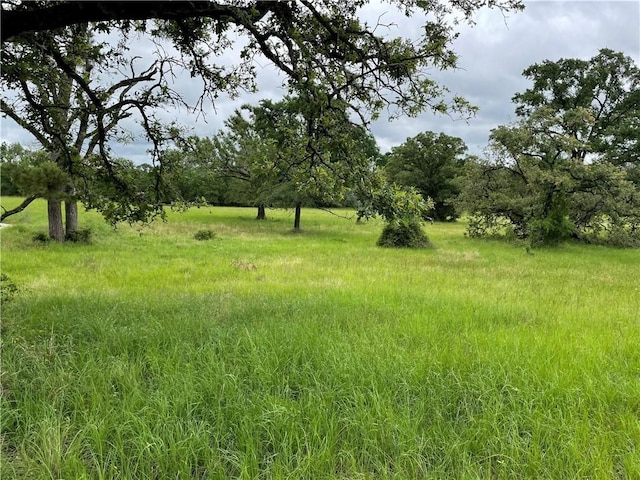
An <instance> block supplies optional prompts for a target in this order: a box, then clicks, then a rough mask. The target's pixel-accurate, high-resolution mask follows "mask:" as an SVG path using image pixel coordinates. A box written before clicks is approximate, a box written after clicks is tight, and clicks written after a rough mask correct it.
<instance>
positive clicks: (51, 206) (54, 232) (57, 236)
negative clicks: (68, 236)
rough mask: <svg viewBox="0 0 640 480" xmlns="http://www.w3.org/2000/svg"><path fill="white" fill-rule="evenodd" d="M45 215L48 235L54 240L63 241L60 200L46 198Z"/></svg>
mask: <svg viewBox="0 0 640 480" xmlns="http://www.w3.org/2000/svg"><path fill="white" fill-rule="evenodd" d="M47 215H48V217H49V236H50V237H51V238H52V239H54V240H55V241H56V242H64V226H63V223H62V201H61V200H47Z"/></svg>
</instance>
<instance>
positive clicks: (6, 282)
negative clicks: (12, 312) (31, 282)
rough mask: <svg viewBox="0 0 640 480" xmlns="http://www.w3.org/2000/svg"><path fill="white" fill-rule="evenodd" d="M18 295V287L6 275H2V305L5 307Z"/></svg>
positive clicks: (0, 298)
mask: <svg viewBox="0 0 640 480" xmlns="http://www.w3.org/2000/svg"><path fill="white" fill-rule="evenodd" d="M16 293H18V287H17V286H16V284H15V283H13V281H12V280H11V279H10V278H9V277H8V276H7V275H5V274H4V273H2V274H0V304H2V305H4V303H5V302H8V301H9V300H11V299H12V298H13V297H15V295H16Z"/></svg>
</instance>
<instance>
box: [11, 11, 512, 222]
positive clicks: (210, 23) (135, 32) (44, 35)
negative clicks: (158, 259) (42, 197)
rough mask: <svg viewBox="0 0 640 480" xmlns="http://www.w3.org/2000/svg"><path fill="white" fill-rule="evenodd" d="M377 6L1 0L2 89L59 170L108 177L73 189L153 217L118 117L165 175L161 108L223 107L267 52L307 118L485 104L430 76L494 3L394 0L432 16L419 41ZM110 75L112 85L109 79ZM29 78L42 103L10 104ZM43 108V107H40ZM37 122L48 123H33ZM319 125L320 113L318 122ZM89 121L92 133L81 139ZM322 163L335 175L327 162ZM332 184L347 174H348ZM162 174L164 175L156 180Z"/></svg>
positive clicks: (311, 146)
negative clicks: (148, 51)
mask: <svg viewBox="0 0 640 480" xmlns="http://www.w3.org/2000/svg"><path fill="white" fill-rule="evenodd" d="M368 3H369V2H368V1H365V0H358V1H353V2H344V1H342V0H328V1H325V2H320V3H318V2H311V1H307V0H304V1H299V2H264V1H255V0H253V1H239V0H233V1H211V2H210V1H196V2H188V3H183V2H155V3H154V4H146V5H144V6H142V4H139V3H135V2H118V3H110V2H107V3H86V4H81V3H78V2H67V1H61V2H59V1H38V2H14V1H11V0H3V1H2V2H1V6H2V15H0V20H1V22H2V28H1V29H0V31H1V35H2V69H1V71H2V84H3V85H2V86H3V93H4V92H12V96H3V103H2V105H3V109H2V110H3V113H5V114H7V115H10V116H11V118H13V119H14V120H15V121H16V122H18V123H19V124H21V125H22V126H24V127H25V128H31V130H30V131H31V132H32V133H33V134H34V136H35V137H36V138H37V139H38V140H39V141H40V142H41V143H42V145H43V146H45V147H46V148H47V150H48V151H49V152H53V153H55V154H56V162H58V163H59V166H61V167H62V169H63V171H65V172H66V173H69V174H71V175H76V174H77V175H79V176H80V178H81V179H82V180H83V181H85V180H87V179H89V180H92V179H93V178H94V177H98V179H99V181H100V182H101V183H102V184H104V185H108V186H106V187H105V188H103V189H102V192H101V193H100V194H98V195H96V194H94V192H91V191H90V190H88V189H87V188H84V187H86V186H87V185H90V184H91V182H90V183H89V184H87V185H84V184H83V183H82V182H80V185H78V193H77V195H79V196H80V198H82V200H83V201H86V199H85V195H86V196H89V197H91V199H90V200H89V201H88V203H90V205H91V208H96V209H99V211H100V212H101V213H102V214H103V215H104V216H105V217H106V218H107V219H109V220H111V221H113V222H116V221H119V220H132V221H138V220H147V219H149V218H150V217H152V216H153V215H155V214H158V213H159V212H160V211H161V204H162V197H163V194H162V193H161V192H156V195H155V196H152V195H150V194H146V195H142V196H141V195H139V193H140V192H139V190H138V189H137V188H136V187H135V186H134V187H133V188H131V187H130V185H129V184H128V183H127V181H126V178H122V177H120V176H119V175H118V173H117V171H118V168H117V167H116V166H115V165H114V160H113V159H112V158H111V156H110V154H109V142H110V141H116V140H118V139H120V140H128V139H130V135H131V133H130V132H127V131H123V130H122V124H121V121H122V120H123V119H124V118H127V117H130V116H131V117H133V118H135V119H137V120H138V121H139V122H140V124H141V129H142V131H143V132H144V136H145V137H146V139H147V140H148V142H149V145H150V152H151V155H152V161H153V167H154V169H157V170H154V172H155V173H157V174H158V175H160V176H162V175H163V174H165V173H167V172H166V170H165V168H164V165H163V162H164V161H165V159H166V157H165V156H164V155H163V152H164V151H166V150H167V148H170V147H171V146H172V145H173V142H174V140H175V137H176V130H175V129H174V128H171V126H166V125H162V124H161V123H160V122H158V121H156V119H155V118H154V112H156V111H157V110H158V107H160V106H165V105H169V106H171V105H174V106H175V105H182V106H186V107H188V108H191V109H193V110H196V111H200V112H203V111H204V108H203V106H204V103H205V101H211V102H212V103H214V104H215V99H216V98H217V97H218V96H219V95H221V94H228V95H231V96H234V95H237V94H238V93H239V92H241V91H243V90H249V91H251V90H254V89H255V76H256V65H257V64H258V62H259V61H260V59H261V58H262V59H264V58H266V59H267V60H268V61H270V62H271V63H272V64H273V65H274V66H275V68H276V69H277V70H278V71H280V72H282V73H283V75H284V78H285V83H286V86H287V88H288V89H289V91H290V92H291V93H292V94H293V95H294V96H297V97H300V98H302V99H303V100H302V101H304V102H305V105H306V108H307V112H308V115H307V119H315V120H314V121H319V119H321V118H324V117H325V115H324V114H322V111H326V110H327V109H329V108H331V106H332V105H334V106H335V105H339V106H340V108H343V107H346V108H347V109H348V110H349V113H350V115H351V116H352V117H353V118H357V119H358V121H359V123H360V124H361V125H362V126H366V124H367V123H368V122H369V121H371V120H372V119H375V118H376V117H377V116H378V115H379V114H380V112H381V111H382V110H383V109H385V108H386V109H388V110H390V111H391V112H392V114H393V115H401V114H408V115H416V114H418V113H419V112H421V111H424V110H432V111H435V112H439V113H449V112H451V113H456V114H459V115H462V116H468V115H470V114H472V113H473V112H474V111H475V108H474V107H472V106H471V105H469V103H468V102H467V101H465V100H464V99H461V98H459V97H454V98H453V100H452V101H451V102H449V103H447V102H446V101H445V100H444V98H445V94H446V88H445V87H443V86H442V85H439V84H438V83H437V82H435V81H434V80H433V79H432V77H431V76H430V75H427V74H425V72H427V71H428V70H430V69H451V68H455V66H456V63H457V57H456V55H455V53H454V51H453V50H452V45H453V41H454V40H455V38H456V37H457V33H456V31H455V28H454V27H455V25H457V24H458V23H459V22H468V23H471V24H472V23H473V16H474V14H475V13H476V12H477V11H478V10H479V9H480V8H482V7H484V6H485V4H486V2H485V1H484V0H455V1H452V2H450V1H444V0H434V1H429V2H425V1H418V0H397V1H394V2H391V3H390V5H389V8H393V9H396V10H398V11H400V12H402V13H404V14H405V15H407V16H409V15H411V16H415V17H418V16H421V17H422V18H423V20H424V25H423V27H424V28H422V29H421V30H420V32H421V34H420V36H419V37H418V38H409V37H406V36H399V37H393V36H390V35H388V34H387V31H388V30H387V29H386V28H382V27H383V25H381V24H379V23H378V24H375V25H369V24H366V23H365V24H363V23H362V22H361V21H360V20H359V13H360V10H361V8H363V7H364V6H366V5H367V4H368ZM490 6H491V7H493V8H497V9H499V10H501V11H503V12H506V11H512V10H520V9H522V8H523V4H522V2H520V1H518V0H496V1H492V2H490ZM95 34H99V35H100V38H105V37H108V38H109V40H110V44H106V43H101V42H99V41H96V38H97V37H96V35H95ZM144 39H147V40H149V41H150V42H151V43H152V44H153V45H155V47H156V48H155V51H153V56H154V60H152V62H151V64H147V65H141V62H142V60H141V59H139V58H132V57H131V53H130V52H129V45H132V44H134V43H137V42H139V41H142V40H144ZM235 39H237V40H235ZM167 44H169V45H167ZM238 45H240V46H238ZM230 51H239V52H240V55H239V60H238V61H237V62H236V63H232V64H230V65H227V66H225V65H222V64H221V63H220V62H219V61H217V60H218V59H219V58H221V57H223V56H224V54H225V53H226V52H230ZM167 52H171V53H170V54H167ZM181 72H186V73H188V74H190V75H191V77H197V78H199V79H200V80H201V82H202V90H201V95H200V96H199V97H197V100H195V101H194V102H190V103H189V104H188V103H187V101H186V97H187V95H186V94H185V95H180V94H179V93H177V92H176V91H174V90H173V88H172V87H173V84H172V83H171V81H170V79H171V78H172V76H173V75H176V74H179V73H181ZM108 78H110V79H113V80H114V83H113V84H110V85H105V84H104V79H108ZM30 85H37V86H38V88H36V90H35V91H33V93H36V94H37V96H34V97H33V98H36V100H37V101H36V102H35V103H34V104H31V105H30V106H31V107H32V108H31V109H30V110H29V109H27V110H25V109H23V108H22V107H23V105H24V103H18V104H13V105H12V104H11V102H12V101H13V99H15V98H18V97H16V96H15V94H16V93H19V92H21V91H22V92H23V93H25V92H24V88H23V87H24V86H30ZM40 90H41V91H42V92H41V91H40ZM30 91H32V90H30ZM43 92H44V93H45V95H44V96H41V95H40V93H43ZM189 96H191V95H189ZM23 98H27V95H25V96H24V97H23ZM27 103H29V102H27ZM38 105H39V106H40V107H42V108H41V110H40V113H38V114H37V115H33V113H34V112H35V111H36V109H35V108H33V107H36V106H38ZM25 112H26V113H25ZM34 119H35V120H37V121H36V122H35V123H33V124H32V123H31V121H32V120H34ZM72 120H73V121H72ZM38 123H39V125H38V126H39V127H43V128H41V129H38V128H36V127H35V125H36V124H38ZM308 125H310V124H308ZM29 126H31V127H29ZM50 127H54V128H53V129H51V128H50ZM322 127H323V125H322V121H319V124H316V125H315V126H314V129H316V130H321V129H322ZM82 131H84V132H85V133H86V135H85V136H83V135H75V138H71V137H73V136H74V134H78V133H79V132H82ZM180 136H183V135H182V134H180ZM312 138H313V136H309V139H308V141H307V142H306V144H305V145H304V146H305V148H304V150H303V151H304V152H306V153H307V154H309V153H310V152H312V151H315V152H318V151H320V146H319V145H315V142H314V140H311V139H312ZM80 140H82V141H80ZM85 140H86V141H87V142H88V143H87V144H86V145H87V147H86V148H85V149H84V150H83V151H81V150H82V149H81V146H80V145H78V142H80V144H82V143H83V142H84V141H85ZM47 144H52V145H51V146H52V147H53V148H49V146H48V145H47ZM292 147H293V145H292ZM93 153H95V154H96V156H97V157H98V159H99V161H98V166H96V165H93V166H91V165H90V163H91V162H87V163H88V165H87V166H84V167H83V168H80V166H79V164H81V163H83V162H84V161H85V160H86V159H87V158H89V156H90V155H91V154H93ZM342 161H343V158H333V159H332V160H331V162H330V163H331V166H337V165H339V164H340V162H342ZM321 173H322V174H323V175H328V176H332V175H333V171H332V170H331V168H329V169H323V170H321ZM318 175H319V176H321V175H320V173H318ZM310 178H311V177H310V176H309V175H306V174H305V175H304V177H303V178H302V179H297V180H294V181H298V182H305V180H306V181H307V183H308V185H307V186H308V187H309V188H313V186H314V184H313V182H312V181H310V180H309V179H310ZM73 180H76V178H75V177H74V178H73ZM323 180H324V178H323ZM331 181H332V182H333V183H337V184H339V183H340V182H341V180H340V179H339V178H336V179H334V180H331ZM161 183H162V182H161V180H156V181H155V182H154V185H155V186H157V185H160V184H161ZM72 190H73V188H72ZM98 200H99V202H98Z"/></svg>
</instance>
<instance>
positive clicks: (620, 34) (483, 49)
mask: <svg viewBox="0 0 640 480" xmlns="http://www.w3.org/2000/svg"><path fill="white" fill-rule="evenodd" d="M525 5H526V8H525V10H524V11H522V12H518V13H509V14H507V16H506V17H505V16H503V14H502V13H501V12H499V11H496V10H491V9H488V8H484V9H482V10H480V11H479V12H478V13H477V14H476V16H475V17H474V20H475V25H474V26H473V27H470V26H467V25H460V26H459V27H458V28H457V29H458V31H459V33H460V35H459V37H458V38H457V39H456V40H455V43H454V44H453V50H454V51H455V52H456V53H457V54H458V56H459V62H458V67H459V68H458V69H457V70H455V71H445V72H440V71H429V72H427V73H428V74H429V75H431V76H432V77H433V78H434V79H435V80H436V81H438V82H439V83H442V84H444V85H445V86H446V87H447V88H448V89H449V90H450V91H451V93H452V94H455V95H460V96H463V97H464V98H466V99H467V100H469V101H470V102H471V103H472V104H474V105H476V106H478V107H479V111H478V113H477V114H476V116H475V117H474V118H472V119H470V120H468V121H465V120H460V119H456V118H452V117H449V116H443V115H434V114H432V113H429V112H425V113H423V114H422V115H420V116H418V117H416V118H407V117H403V118H399V119H396V120H394V121H393V122H389V121H388V118H387V117H386V115H384V114H383V115H382V116H381V118H380V120H378V121H376V122H375V123H374V124H373V125H372V127H371V131H372V133H373V134H374V136H375V137H376V140H377V142H378V145H379V146H380V149H381V150H382V151H383V152H386V151H389V150H390V149H391V148H393V147H394V146H397V145H400V144H402V143H403V142H404V141H405V140H406V139H407V138H410V137H414V136H416V135H418V134H419V133H421V132H426V131H432V132H436V133H440V132H442V133H445V134H447V135H451V136H456V137H460V138H462V139H463V140H464V141H465V143H466V144H467V146H468V148H469V152H470V153H472V154H476V155H481V154H482V151H483V149H484V148H485V146H486V144H487V141H488V137H489V134H490V132H491V129H493V128H495V127H497V126H498V125H504V124H508V123H510V122H512V121H513V120H514V117H515V115H514V108H515V105H514V104H513V103H512V102H511V98H512V97H513V95H514V94H516V93H517V92H521V91H524V90H526V89H527V88H528V87H529V86H530V83H529V81H528V80H527V79H525V78H524V77H522V71H523V70H524V69H525V68H527V67H528V66H530V65H533V64H535V63H540V62H543V61H545V60H552V61H556V60H559V59H561V58H580V59H585V60H586V59H589V58H592V57H593V56H595V55H596V54H597V53H598V51H599V50H600V49H601V48H610V49H612V50H615V51H620V52H623V53H624V54H625V55H627V56H630V57H631V58H632V59H633V60H634V61H635V62H636V63H637V64H638V65H640V0H618V1H596V0H582V1H565V0H537V1H533V0H529V1H527V0H525ZM363 17H364V19H365V20H369V21H370V22H374V23H375V21H376V20H377V18H378V17H380V18H381V21H382V22H383V23H395V27H391V30H390V32H389V34H390V35H393V34H394V31H395V32H397V35H406V34H407V33H408V32H416V34H417V32H419V28H420V22H419V19H417V18H406V17H404V16H399V15H396V14H394V12H393V8H391V7H389V5H386V4H384V3H381V2H378V1H375V0H374V1H372V2H371V4H370V6H369V7H368V8H367V9H366V10H364V11H363ZM394 29H395V30H394ZM232 58H233V53H230V54H229V55H228V57H227V59H228V60H232ZM258 71H259V75H258V88H259V91H258V92H257V93H256V94H244V95H241V96H240V97H239V98H236V99H231V98H228V97H225V96H224V95H221V96H220V97H219V98H218V99H217V101H216V105H215V108H214V107H213V106H211V105H209V106H207V107H206V115H205V116H203V115H193V114H189V113H188V112H187V111H186V110H184V109H183V110H179V111H178V110H171V111H166V112H163V113H162V117H163V118H165V119H167V120H172V119H175V120H177V121H178V122H179V123H181V124H183V125H185V126H186V127H187V128H189V129H190V130H191V132H192V133H193V134H195V135H198V136H201V137H204V136H211V135H213V134H214V133H215V132H216V131H217V130H218V129H220V128H222V127H223V122H224V120H225V119H226V118H228V116H229V115H231V114H232V113H233V111H234V110H235V109H236V108H238V107H239V106H240V105H242V104H244V103H252V104H253V103H257V102H258V101H259V100H261V99H263V98H270V99H274V100H277V99H278V98H280V97H282V96H283V95H284V94H285V93H286V92H285V90H284V89H283V88H282V80H283V77H282V76H279V75H278V74H277V73H276V71H275V69H274V68H273V67H271V66H270V65H269V64H268V62H267V61H266V60H264V61H262V62H260V64H259V66H258ZM175 88H176V89H177V90H178V91H181V92H185V94H186V95H187V96H189V95H191V96H193V95H194V94H195V92H197V88H198V86H197V82H195V83H194V81H193V80H192V79H190V78H188V75H183V76H180V77H179V78H177V80H176V86H175ZM0 122H1V123H0V141H5V142H8V143H13V142H20V143H22V144H23V145H24V146H28V147H33V148H37V144H36V143H35V140H34V139H33V137H31V136H30V135H29V134H28V133H26V132H25V131H24V130H22V129H21V128H20V127H18V126H17V125H16V124H14V123H13V122H12V121H11V120H8V119H5V118H2V119H0ZM147 149H148V145H147V144H145V143H144V142H143V141H141V140H138V141H135V142H132V143H129V144H127V145H117V144H116V145H113V152H114V153H115V154H116V155H118V156H121V157H125V158H129V159H130V160H133V161H134V162H136V163H144V162H147V161H149V158H148V154H147V153H146V150H147Z"/></svg>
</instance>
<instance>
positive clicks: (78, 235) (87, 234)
mask: <svg viewBox="0 0 640 480" xmlns="http://www.w3.org/2000/svg"><path fill="white" fill-rule="evenodd" d="M92 235H93V232H92V231H91V229H90V228H81V229H79V230H76V231H75V232H69V233H67V235H66V237H65V239H66V240H67V241H68V242H74V243H91V236H92Z"/></svg>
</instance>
